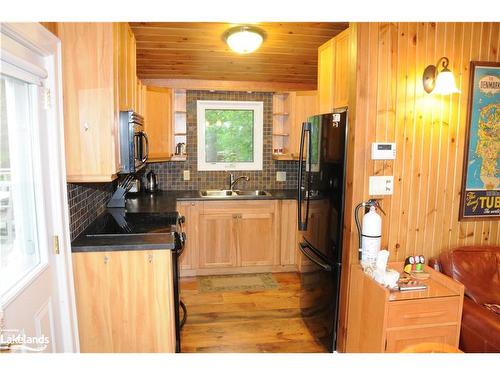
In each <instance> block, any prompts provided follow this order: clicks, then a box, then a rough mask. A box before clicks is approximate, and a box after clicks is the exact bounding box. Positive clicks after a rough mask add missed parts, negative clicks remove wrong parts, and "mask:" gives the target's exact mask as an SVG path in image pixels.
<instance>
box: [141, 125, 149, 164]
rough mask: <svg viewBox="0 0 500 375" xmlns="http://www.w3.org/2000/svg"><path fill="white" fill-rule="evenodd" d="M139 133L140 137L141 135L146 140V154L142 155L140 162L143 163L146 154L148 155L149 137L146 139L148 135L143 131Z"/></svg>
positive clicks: (146, 158)
mask: <svg viewBox="0 0 500 375" xmlns="http://www.w3.org/2000/svg"><path fill="white" fill-rule="evenodd" d="M140 134H141V137H143V138H144V139H145V141H146V155H144V156H143V157H142V160H141V161H142V162H143V163H145V162H146V161H147V160H148V156H149V139H148V135H147V134H146V133H144V132H143V131H141V132H140Z"/></svg>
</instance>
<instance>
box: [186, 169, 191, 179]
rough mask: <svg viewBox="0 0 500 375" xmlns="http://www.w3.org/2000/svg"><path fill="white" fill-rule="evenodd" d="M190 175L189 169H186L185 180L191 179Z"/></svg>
mask: <svg viewBox="0 0 500 375" xmlns="http://www.w3.org/2000/svg"><path fill="white" fill-rule="evenodd" d="M190 178H191V177H190V175H189V169H186V170H185V171H184V181H189V180H190Z"/></svg>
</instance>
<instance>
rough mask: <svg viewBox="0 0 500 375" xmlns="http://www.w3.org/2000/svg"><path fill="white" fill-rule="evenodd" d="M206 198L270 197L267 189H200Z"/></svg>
mask: <svg viewBox="0 0 500 375" xmlns="http://www.w3.org/2000/svg"><path fill="white" fill-rule="evenodd" d="M200 195H201V196H202V197H204V198H227V199H231V198H237V197H270V196H271V193H269V192H267V191H265V190H200Z"/></svg>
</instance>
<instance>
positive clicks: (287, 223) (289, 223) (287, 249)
mask: <svg viewBox="0 0 500 375" xmlns="http://www.w3.org/2000/svg"><path fill="white" fill-rule="evenodd" d="M280 221H281V224H280V228H281V236H280V237H281V238H280V241H281V244H280V264H281V265H282V266H285V265H290V264H296V260H297V251H298V250H297V244H298V238H297V237H298V236H297V201H295V200H284V201H282V202H281V220H280Z"/></svg>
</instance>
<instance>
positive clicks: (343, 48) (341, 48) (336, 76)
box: [333, 29, 350, 108]
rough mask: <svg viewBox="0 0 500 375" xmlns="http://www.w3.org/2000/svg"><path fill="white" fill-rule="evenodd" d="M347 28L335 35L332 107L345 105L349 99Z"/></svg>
mask: <svg viewBox="0 0 500 375" xmlns="http://www.w3.org/2000/svg"><path fill="white" fill-rule="evenodd" d="M349 35H350V34H349V29H347V30H344V31H342V32H341V33H340V34H339V35H337V36H336V37H335V70H334V73H333V107H334V108H339V107H346V106H347V104H348V100H349Z"/></svg>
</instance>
